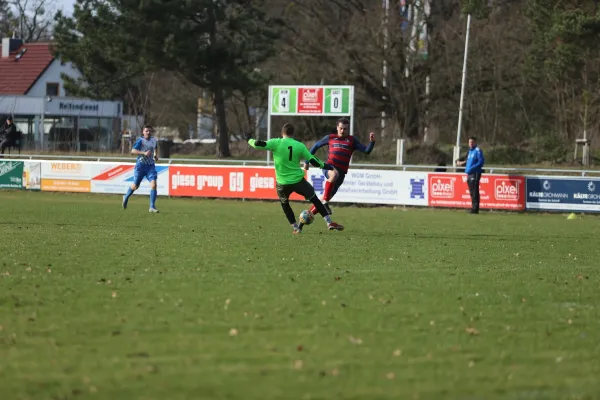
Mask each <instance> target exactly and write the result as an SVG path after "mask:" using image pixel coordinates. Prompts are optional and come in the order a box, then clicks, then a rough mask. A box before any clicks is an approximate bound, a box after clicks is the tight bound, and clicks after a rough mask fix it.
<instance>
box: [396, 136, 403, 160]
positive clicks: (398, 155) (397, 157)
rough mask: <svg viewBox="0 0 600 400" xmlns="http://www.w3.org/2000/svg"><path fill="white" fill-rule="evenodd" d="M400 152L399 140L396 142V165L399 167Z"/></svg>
mask: <svg viewBox="0 0 600 400" xmlns="http://www.w3.org/2000/svg"><path fill="white" fill-rule="evenodd" d="M401 151H402V149H401V148H400V139H397V140H396V165H401V164H400V152H401Z"/></svg>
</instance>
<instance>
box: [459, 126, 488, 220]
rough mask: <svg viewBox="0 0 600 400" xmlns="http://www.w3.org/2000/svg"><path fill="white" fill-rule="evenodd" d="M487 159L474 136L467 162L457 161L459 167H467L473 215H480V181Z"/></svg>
mask: <svg viewBox="0 0 600 400" xmlns="http://www.w3.org/2000/svg"><path fill="white" fill-rule="evenodd" d="M484 163H485V158H484V157H483V151H481V149H480V148H479V146H477V139H476V138H475V137H474V136H471V137H470V138H469V153H468V155H467V160H466V161H457V162H456V165H457V166H465V173H466V174H467V184H468V185H469V193H470V194H471V210H469V212H470V213H471V214H478V213H479V181H480V180H481V173H482V172H483V164H484Z"/></svg>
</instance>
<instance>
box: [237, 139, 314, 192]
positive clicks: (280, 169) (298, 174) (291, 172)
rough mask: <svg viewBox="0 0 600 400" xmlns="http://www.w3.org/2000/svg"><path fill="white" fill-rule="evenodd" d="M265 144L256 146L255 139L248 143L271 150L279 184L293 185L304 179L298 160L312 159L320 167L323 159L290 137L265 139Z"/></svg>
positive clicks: (257, 147)
mask: <svg viewBox="0 0 600 400" xmlns="http://www.w3.org/2000/svg"><path fill="white" fill-rule="evenodd" d="M263 143H266V146H258V145H257V144H256V140H254V139H250V140H249V141H248V144H249V145H250V146H252V147H254V148H255V149H265V150H269V151H271V152H273V161H274V162H275V177H276V179H277V183H279V184H280V185H293V184H295V183H298V182H300V181H301V180H302V179H304V170H303V169H302V167H301V166H300V162H302V161H304V160H309V161H310V160H311V159H314V160H316V161H317V163H319V166H320V167H321V168H324V167H325V164H324V163H323V161H321V160H319V159H318V158H317V157H315V156H314V155H312V154H310V151H308V148H307V147H306V146H305V145H304V143H302V142H299V141H297V140H296V139H292V138H277V139H271V140H267V141H266V142H263Z"/></svg>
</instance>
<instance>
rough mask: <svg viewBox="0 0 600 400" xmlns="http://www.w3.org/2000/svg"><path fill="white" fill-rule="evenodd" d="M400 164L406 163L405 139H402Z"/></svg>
mask: <svg viewBox="0 0 600 400" xmlns="http://www.w3.org/2000/svg"><path fill="white" fill-rule="evenodd" d="M400 165H404V139H400Z"/></svg>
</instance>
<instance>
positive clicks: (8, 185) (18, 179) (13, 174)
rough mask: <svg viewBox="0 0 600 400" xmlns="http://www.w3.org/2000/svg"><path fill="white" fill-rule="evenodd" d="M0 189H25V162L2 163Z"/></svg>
mask: <svg viewBox="0 0 600 400" xmlns="http://www.w3.org/2000/svg"><path fill="white" fill-rule="evenodd" d="M0 189H23V161H0Z"/></svg>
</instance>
